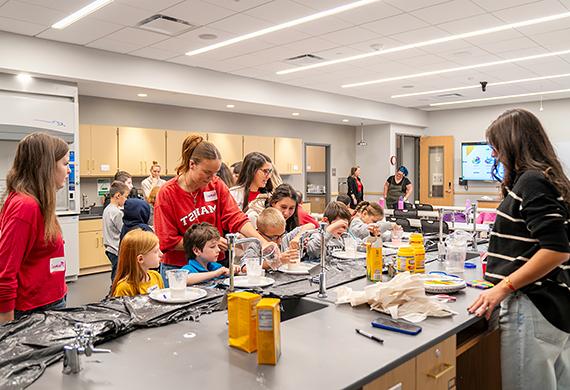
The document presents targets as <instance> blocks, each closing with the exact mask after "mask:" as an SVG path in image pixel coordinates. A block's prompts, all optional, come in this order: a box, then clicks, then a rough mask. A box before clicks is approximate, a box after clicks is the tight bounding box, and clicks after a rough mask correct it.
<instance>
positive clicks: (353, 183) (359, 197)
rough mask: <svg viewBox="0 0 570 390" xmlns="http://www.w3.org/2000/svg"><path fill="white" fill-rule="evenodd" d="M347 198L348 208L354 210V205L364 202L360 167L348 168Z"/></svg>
mask: <svg viewBox="0 0 570 390" xmlns="http://www.w3.org/2000/svg"><path fill="white" fill-rule="evenodd" d="M347 181H348V196H349V197H350V208H351V209H354V208H356V205H357V204H359V203H360V202H362V201H363V200H364V185H363V184H362V180H360V167H359V166H356V167H352V168H350V176H349V177H348V180H347Z"/></svg>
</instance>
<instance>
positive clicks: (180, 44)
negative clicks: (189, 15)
mask: <svg viewBox="0 0 570 390" xmlns="http://www.w3.org/2000/svg"><path fill="white" fill-rule="evenodd" d="M202 34H214V35H216V36H217V38H216V39H201V38H200V35H202ZM233 36H234V35H233V34H230V33H227V32H225V31H220V30H217V29H213V28H210V27H200V28H197V29H195V30H192V31H188V32H186V33H184V34H181V35H179V36H177V37H174V38H168V39H166V40H164V41H161V42H158V43H155V44H153V45H152V46H153V47H156V48H158V49H164V50H170V51H175V52H183V53H186V52H187V51H190V50H194V49H199V48H201V47H205V46H209V45H213V44H214V43H218V42H221V41H225V40H226V39H229V38H232V37H233ZM218 50H223V48H222V49H218ZM214 51H216V50H214Z"/></svg>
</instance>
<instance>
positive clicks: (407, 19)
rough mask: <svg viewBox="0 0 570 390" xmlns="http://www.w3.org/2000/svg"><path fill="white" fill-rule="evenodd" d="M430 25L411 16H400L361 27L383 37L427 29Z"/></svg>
mask: <svg viewBox="0 0 570 390" xmlns="http://www.w3.org/2000/svg"><path fill="white" fill-rule="evenodd" d="M427 26H428V24H427V23H426V22H424V21H421V20H420V19H418V18H416V17H414V16H412V15H409V14H400V15H397V16H392V17H389V18H386V19H382V20H377V21H375V22H371V23H366V24H363V25H361V26H360V27H363V28H366V29H368V30H371V31H373V32H376V33H378V34H382V35H392V34H398V33H402V32H406V31H410V30H417V29H418V28H422V27H427Z"/></svg>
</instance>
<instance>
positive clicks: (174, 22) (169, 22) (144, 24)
mask: <svg viewBox="0 0 570 390" xmlns="http://www.w3.org/2000/svg"><path fill="white" fill-rule="evenodd" d="M137 26H138V28H142V29H143V30H149V31H153V32H157V33H160V34H165V35H168V36H170V37H175V36H177V35H180V34H182V33H185V32H186V31H190V30H194V29H195V28H198V26H195V25H193V24H190V23H188V22H186V21H184V20H181V19H176V18H173V17H170V16H166V15H160V14H157V15H153V16H151V17H150V18H146V19H145V20H143V21H141V22H139V24H138V25H137Z"/></svg>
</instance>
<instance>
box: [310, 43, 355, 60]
mask: <svg viewBox="0 0 570 390" xmlns="http://www.w3.org/2000/svg"><path fill="white" fill-rule="evenodd" d="M314 54H315V55H318V56H319V57H323V58H324V59H325V60H336V59H339V58H345V57H350V56H354V55H358V54H362V51H360V50H356V49H353V48H351V47H348V46H339V47H335V48H333V49H328V50H323V51H317V52H315V53H314Z"/></svg>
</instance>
